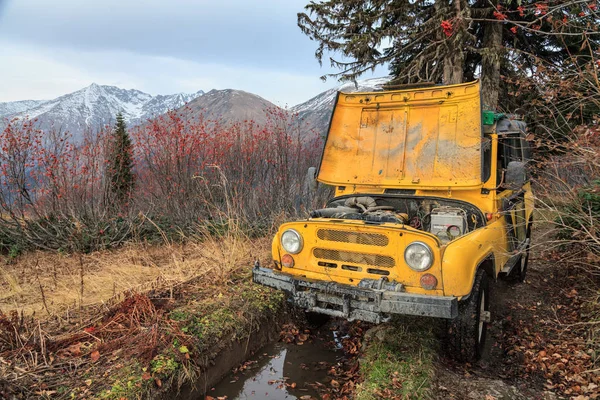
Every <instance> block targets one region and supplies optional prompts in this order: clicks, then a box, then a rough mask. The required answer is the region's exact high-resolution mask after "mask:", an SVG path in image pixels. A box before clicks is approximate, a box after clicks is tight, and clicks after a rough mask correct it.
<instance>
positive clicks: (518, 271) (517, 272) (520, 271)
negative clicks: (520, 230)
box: [508, 221, 531, 282]
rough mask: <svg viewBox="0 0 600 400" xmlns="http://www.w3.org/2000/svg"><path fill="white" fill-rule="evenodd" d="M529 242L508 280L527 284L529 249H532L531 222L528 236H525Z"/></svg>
mask: <svg viewBox="0 0 600 400" xmlns="http://www.w3.org/2000/svg"><path fill="white" fill-rule="evenodd" d="M525 239H526V240H527V247H526V248H525V251H524V252H523V254H521V257H520V259H519V261H517V265H515V266H514V267H513V269H512V270H511V271H510V274H509V275H508V280H509V281H512V282H525V277H526V276H527V265H528V264H529V249H530V247H531V221H530V222H529V224H527V234H526V236H525Z"/></svg>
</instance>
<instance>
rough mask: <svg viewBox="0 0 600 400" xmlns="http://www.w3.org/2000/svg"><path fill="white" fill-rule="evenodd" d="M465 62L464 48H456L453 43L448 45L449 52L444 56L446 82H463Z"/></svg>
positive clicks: (447, 83) (449, 83)
mask: <svg viewBox="0 0 600 400" xmlns="http://www.w3.org/2000/svg"><path fill="white" fill-rule="evenodd" d="M464 63H465V53H464V52H463V50H462V49H456V48H454V46H453V45H452V44H450V45H449V46H448V52H447V53H446V56H445V57H444V78H443V79H444V84H445V85H452V84H454V83H462V81H463V65H464Z"/></svg>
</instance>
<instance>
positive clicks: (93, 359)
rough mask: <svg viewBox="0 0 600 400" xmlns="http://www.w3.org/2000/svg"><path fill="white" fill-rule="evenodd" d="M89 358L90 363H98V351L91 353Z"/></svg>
mask: <svg viewBox="0 0 600 400" xmlns="http://www.w3.org/2000/svg"><path fill="white" fill-rule="evenodd" d="M90 358H91V359H92V362H96V361H98V359H99V358H100V352H99V351H98V350H95V351H92V354H90Z"/></svg>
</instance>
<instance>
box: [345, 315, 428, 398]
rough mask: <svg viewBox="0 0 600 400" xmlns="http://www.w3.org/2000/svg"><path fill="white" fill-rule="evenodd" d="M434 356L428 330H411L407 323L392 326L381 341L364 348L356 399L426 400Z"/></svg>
mask: <svg viewBox="0 0 600 400" xmlns="http://www.w3.org/2000/svg"><path fill="white" fill-rule="evenodd" d="M435 354H436V341H435V338H434V335H433V332H432V331H431V328H428V327H423V326H421V327H414V325H413V324H412V323H411V321H408V319H407V320H406V321H403V322H398V323H394V324H393V325H392V326H391V328H390V329H387V330H386V334H385V337H384V338H383V340H381V341H374V342H372V343H370V344H369V346H368V347H367V350H366V352H365V355H364V358H363V359H362V360H361V363H360V368H361V369H360V371H361V375H362V377H363V383H362V384H360V385H359V386H358V388H357V393H356V399H357V400H372V399H379V398H382V396H383V397H386V396H398V397H401V398H407V399H427V398H430V387H431V380H432V378H433V373H434V358H435Z"/></svg>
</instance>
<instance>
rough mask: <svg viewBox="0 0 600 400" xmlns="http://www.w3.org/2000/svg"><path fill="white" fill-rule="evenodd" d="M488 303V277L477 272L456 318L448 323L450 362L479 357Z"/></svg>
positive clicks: (482, 343) (483, 338) (488, 312)
mask: <svg viewBox="0 0 600 400" xmlns="http://www.w3.org/2000/svg"><path fill="white" fill-rule="evenodd" d="M489 303H490V296H489V283H488V277H487V275H486V273H485V271H484V270H483V269H480V270H478V271H477V274H476V275H475V282H474V283H473V289H472V290H471V294H470V295H469V298H468V299H466V300H464V301H462V302H461V303H459V306H458V317H456V318H455V319H453V320H451V321H450V323H449V329H448V340H449V342H450V343H449V344H450V346H449V349H450V352H451V356H452V357H453V358H454V359H456V360H458V361H461V362H474V361H477V360H478V359H479V358H480V357H481V354H482V352H483V347H484V345H485V338H486V334H487V328H488V324H489V322H490V311H489Z"/></svg>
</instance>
